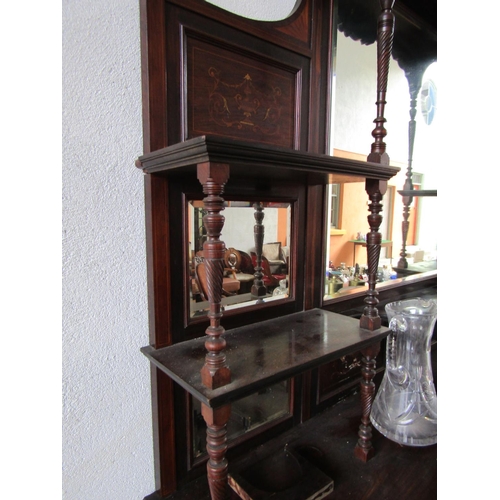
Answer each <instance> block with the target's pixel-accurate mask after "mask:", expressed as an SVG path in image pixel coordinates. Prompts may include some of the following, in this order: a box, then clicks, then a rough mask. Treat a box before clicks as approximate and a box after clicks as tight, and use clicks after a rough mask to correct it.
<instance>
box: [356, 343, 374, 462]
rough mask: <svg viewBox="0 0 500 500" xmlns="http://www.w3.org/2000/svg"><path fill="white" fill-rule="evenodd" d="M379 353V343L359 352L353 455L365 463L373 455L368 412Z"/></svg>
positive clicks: (372, 396)
mask: <svg viewBox="0 0 500 500" xmlns="http://www.w3.org/2000/svg"><path fill="white" fill-rule="evenodd" d="M379 351H380V343H378V344H375V345H373V346H370V347H368V348H367V349H364V350H362V351H361V355H362V358H361V377H362V378H361V384H360V389H361V408H362V412H363V413H362V416H361V424H360V426H359V431H358V436H359V439H358V443H357V444H356V448H354V455H355V456H356V457H357V458H359V459H360V460H363V462H367V461H368V460H370V458H371V457H372V456H373V455H374V453H375V450H374V448H373V446H372V442H371V439H372V427H371V424H370V412H371V410H372V404H373V398H374V396H375V383H374V382H373V377H375V367H376V361H375V358H376V356H377V354H378V353H379Z"/></svg>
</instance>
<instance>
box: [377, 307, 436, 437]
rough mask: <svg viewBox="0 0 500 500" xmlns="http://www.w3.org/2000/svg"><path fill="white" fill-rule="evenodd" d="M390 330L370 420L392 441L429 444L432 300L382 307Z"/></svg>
mask: <svg viewBox="0 0 500 500" xmlns="http://www.w3.org/2000/svg"><path fill="white" fill-rule="evenodd" d="M385 310H386V312H387V316H388V319H389V327H390V329H391V332H390V334H389V336H388V337H387V355H386V369H385V373H384V377H383V379H382V383H381V384H380V388H379V390H378V392H377V395H376V396H375V400H374V402H373V405H372V410H371V414H370V420H371V423H372V424H373V426H374V427H375V429H377V430H378V431H379V432H380V433H381V434H383V435H384V436H386V437H387V438H389V439H391V440H392V441H395V442H396V443H399V444H403V445H407V446H428V445H432V444H435V443H436V442H437V394H436V389H435V386H434V379H433V376H432V366H431V358H430V350H431V338H432V333H433V331H434V325H435V323H436V321H437V303H436V301H435V300H425V299H420V298H418V299H410V300H403V301H399V302H393V303H391V304H387V305H386V307H385Z"/></svg>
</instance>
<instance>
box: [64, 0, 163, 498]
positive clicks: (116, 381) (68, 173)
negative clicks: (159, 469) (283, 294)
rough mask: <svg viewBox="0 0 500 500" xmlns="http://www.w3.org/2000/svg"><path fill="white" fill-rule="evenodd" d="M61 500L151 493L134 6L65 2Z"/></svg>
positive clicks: (125, 1) (133, 0)
mask: <svg viewBox="0 0 500 500" xmlns="http://www.w3.org/2000/svg"><path fill="white" fill-rule="evenodd" d="M62 5H63V11H62V14H63V39H62V42H63V75H62V76H63V456H62V461H63V463H62V466H63V498H64V499H65V500H137V499H140V498H144V496H146V495H148V494H149V493H151V492H153V491H154V474H153V450H152V435H151V434H152V433H151V410H150V401H151V398H150V381H149V364H148V362H147V360H146V358H145V357H144V356H143V355H142V354H141V353H140V351H139V348H140V347H141V346H143V345H146V344H148V323H147V298H146V258H145V242H144V237H145V236H144V232H145V230H144V208H143V207H144V195H143V179H142V173H141V172H140V171H139V170H138V169H137V168H136V167H135V166H134V161H135V159H136V158H137V157H138V156H139V155H140V154H142V125H141V123H142V122H141V88H140V85H141V83H140V42H139V1H138V0H107V1H105V2H103V1H100V0H80V1H78V2H74V1H68V0H64V1H63V4H62Z"/></svg>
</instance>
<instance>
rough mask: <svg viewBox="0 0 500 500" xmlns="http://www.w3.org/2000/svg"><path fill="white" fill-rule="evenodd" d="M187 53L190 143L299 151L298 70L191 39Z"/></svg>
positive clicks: (189, 38)
mask: <svg viewBox="0 0 500 500" xmlns="http://www.w3.org/2000/svg"><path fill="white" fill-rule="evenodd" d="M186 47H187V50H186V54H187V57H186V60H187V72H186V84H187V112H188V123H187V129H188V137H190V138H191V137H196V136H200V135H205V134H216V135H221V136H224V137H230V138H233V139H240V140H247V141H248V140H251V141H257V142H259V143H266V144H274V145H278V146H284V147H290V148H294V147H295V142H296V141H295V123H296V120H295V116H296V114H298V109H300V106H299V104H300V103H299V101H300V99H299V97H298V95H297V90H296V89H297V87H298V84H299V82H300V73H301V71H300V70H298V69H296V68H287V67H286V66H283V65H282V64H281V63H278V62H277V61H272V60H266V59H264V58H260V57H259V58H257V57H255V56H253V55H252V53H250V52H245V51H242V50H241V49H239V48H236V47H231V46H230V45H226V44H224V47H221V46H220V45H219V44H216V43H215V41H211V40H205V39H203V40H202V39H198V38H195V37H193V36H189V35H188V36H187V37H186Z"/></svg>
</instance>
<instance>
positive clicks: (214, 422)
mask: <svg viewBox="0 0 500 500" xmlns="http://www.w3.org/2000/svg"><path fill="white" fill-rule="evenodd" d="M201 413H202V415H203V418H204V419H205V422H206V424H207V452H208V456H209V460H208V462H207V476H208V485H209V487H210V496H211V497H212V500H226V498H228V496H229V495H228V491H229V490H228V482H227V469H228V466H227V460H226V457H225V455H226V451H227V422H228V420H229V416H230V415H231V405H226V406H222V407H221V408H209V407H208V406H206V405H205V404H203V403H202V405H201Z"/></svg>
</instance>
